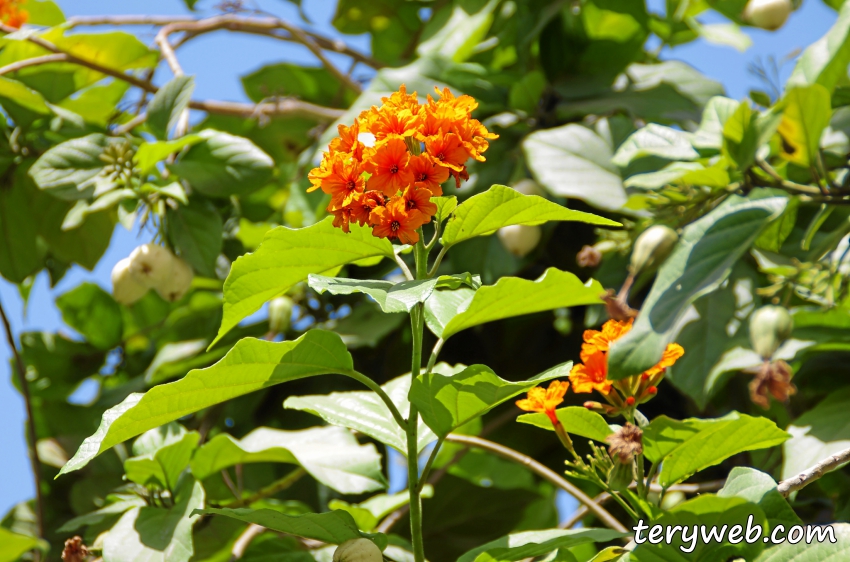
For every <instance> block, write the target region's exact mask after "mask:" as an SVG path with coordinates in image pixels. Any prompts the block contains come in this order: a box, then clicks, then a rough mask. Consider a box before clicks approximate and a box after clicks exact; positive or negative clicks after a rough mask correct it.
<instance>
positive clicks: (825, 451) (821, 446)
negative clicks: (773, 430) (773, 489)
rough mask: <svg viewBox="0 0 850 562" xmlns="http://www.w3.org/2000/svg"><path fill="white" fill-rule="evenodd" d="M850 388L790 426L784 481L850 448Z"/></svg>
mask: <svg viewBox="0 0 850 562" xmlns="http://www.w3.org/2000/svg"><path fill="white" fill-rule="evenodd" d="M848 409H850V388H843V389H841V390H839V391H836V392H833V393H832V394H830V395H829V396H827V397H826V398H825V399H824V400H822V401H821V402H819V403H818V404H817V405H816V406H815V407H814V408H812V409H811V410H809V411H808V412H805V413H804V414H803V415H801V416H800V417H799V418H797V419H796V420H794V423H792V424H791V425H790V426H788V433H790V434H791V439H789V440H788V441H786V442H785V445H784V446H783V450H784V453H785V454H784V455H783V456H784V462H783V465H782V479H783V480H784V479H786V478H791V477H792V476H796V475H797V474H799V473H801V472H803V471H804V470H806V469H808V468H811V467H812V466H814V465H816V464H817V463H818V462H820V461H822V460H823V459H826V458H827V457H829V456H831V455H834V454H835V453H837V452H839V451H843V450H844V449H847V448H850V418H848V416H847V412H848Z"/></svg>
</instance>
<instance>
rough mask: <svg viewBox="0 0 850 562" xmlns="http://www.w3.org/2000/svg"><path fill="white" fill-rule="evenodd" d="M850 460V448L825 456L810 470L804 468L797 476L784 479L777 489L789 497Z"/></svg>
mask: <svg viewBox="0 0 850 562" xmlns="http://www.w3.org/2000/svg"><path fill="white" fill-rule="evenodd" d="M848 462H850V449H844V450H843V451H840V452H838V453H835V454H834V455H832V456H831V457H828V458H825V459H824V460H822V461H820V462H819V463H817V464H816V465H815V466H813V467H811V468H809V469H808V470H804V471H803V472H801V473H800V474H798V475H796V476H792V477H791V478H788V479H787V480H783V481H782V482H780V483H779V485H778V486H777V487H776V489H777V490H779V493H780V494H782V495H783V496H785V497H788V495H789V494H791V492H796V491H797V490H800V489H802V488H805V487H806V486H808V485H809V484H811V483H812V482H814V481H815V480H817V479H818V478H821V477H822V476H823V475H824V474H826V473H827V472H831V471H833V470H835V469H836V468H839V467H841V466H842V465H844V464H847V463H848Z"/></svg>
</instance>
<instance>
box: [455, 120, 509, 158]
mask: <svg viewBox="0 0 850 562" xmlns="http://www.w3.org/2000/svg"><path fill="white" fill-rule="evenodd" d="M454 131H455V132H456V133H457V134H458V136H459V137H460V139H461V141H462V142H463V147H464V148H465V149H466V150H467V152H469V155H470V156H471V157H472V158H475V159H476V160H478V161H479V162H484V161H485V160H487V159H486V158H484V156H482V155H481V153H482V152H484V151H485V150H487V149H488V148H490V143H489V142H488V139H497V138H499V135H497V134H494V133H491V132H490V131H488V130H487V127H485V126H484V125H482V124H481V121H479V120H478V119H468V120H466V121H464V122H462V123H460V124H457V125H455V127H454Z"/></svg>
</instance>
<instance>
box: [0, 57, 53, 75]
mask: <svg viewBox="0 0 850 562" xmlns="http://www.w3.org/2000/svg"><path fill="white" fill-rule="evenodd" d="M67 60H68V55H66V54H65V53H54V54H51V55H42V56H40V57H33V58H31V59H24V60H19V61H17V62H13V63H12V64H7V65H6V66H4V67H0V76H2V75H3V74H8V73H10V72H15V71H17V70H21V69H22V68H27V67H29V66H39V65H42V64H50V63H51V62H65V61H67Z"/></svg>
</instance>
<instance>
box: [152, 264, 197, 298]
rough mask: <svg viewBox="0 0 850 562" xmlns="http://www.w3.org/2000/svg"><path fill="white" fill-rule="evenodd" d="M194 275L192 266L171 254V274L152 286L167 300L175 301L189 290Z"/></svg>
mask: <svg viewBox="0 0 850 562" xmlns="http://www.w3.org/2000/svg"><path fill="white" fill-rule="evenodd" d="M169 254H170V252H169ZM194 276H195V274H194V273H193V272H192V266H190V265H189V264H188V263H186V262H185V261H184V260H182V259H180V258H178V257H176V256H174V255H171V275H170V276H169V277H168V279H166V280H165V281H163V282H161V283H159V284H157V285H156V287H154V288H155V289H156V292H157V293H159V296H161V297H162V298H163V299H165V300H167V301H168V302H176V301H179V300H180V299H182V298H183V295H185V294H186V293H187V292H188V291H189V287H191V286H192V278H193V277H194Z"/></svg>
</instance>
